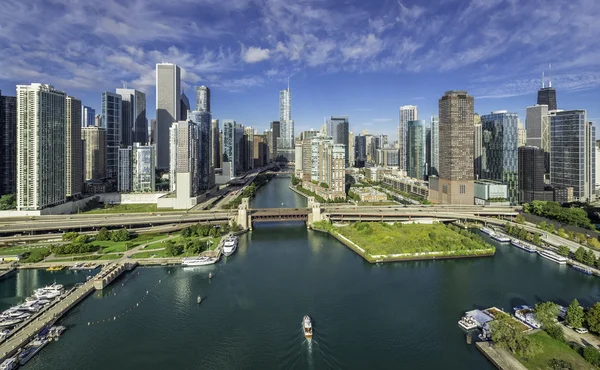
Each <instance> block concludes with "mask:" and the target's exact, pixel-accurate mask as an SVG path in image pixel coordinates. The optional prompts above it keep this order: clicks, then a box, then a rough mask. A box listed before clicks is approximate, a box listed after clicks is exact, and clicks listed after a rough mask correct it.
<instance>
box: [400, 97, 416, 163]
mask: <svg viewBox="0 0 600 370" xmlns="http://www.w3.org/2000/svg"><path fill="white" fill-rule="evenodd" d="M418 119H419V113H418V109H417V106H416V105H404V106H402V107H400V121H399V123H398V161H399V162H400V165H399V168H400V169H401V170H406V166H407V162H406V153H407V151H406V135H407V132H408V121H416V120H418Z"/></svg>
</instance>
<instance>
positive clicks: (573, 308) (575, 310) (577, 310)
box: [565, 298, 585, 328]
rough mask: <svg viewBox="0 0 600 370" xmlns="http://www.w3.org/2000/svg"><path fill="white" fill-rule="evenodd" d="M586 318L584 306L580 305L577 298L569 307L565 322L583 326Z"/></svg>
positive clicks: (578, 326)
mask: <svg viewBox="0 0 600 370" xmlns="http://www.w3.org/2000/svg"><path fill="white" fill-rule="evenodd" d="M584 318H585V314H584V313H583V307H581V306H580V305H579V301H578V300H577V298H575V299H574V300H573V301H572V302H571V304H570V305H569V307H568V308H567V313H566V314H565V322H566V323H567V325H569V326H571V327H574V328H580V327H582V326H583V320H584Z"/></svg>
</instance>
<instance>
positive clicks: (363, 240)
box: [315, 222, 495, 259]
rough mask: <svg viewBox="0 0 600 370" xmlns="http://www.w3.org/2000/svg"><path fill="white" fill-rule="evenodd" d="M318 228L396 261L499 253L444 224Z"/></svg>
mask: <svg viewBox="0 0 600 370" xmlns="http://www.w3.org/2000/svg"><path fill="white" fill-rule="evenodd" d="M315 228H318V229H325V230H326V231H329V232H330V233H334V234H339V235H341V236H342V237H344V238H346V239H348V240H350V241H351V242H353V243H355V244H356V245H358V246H359V247H360V248H362V249H364V250H365V252H366V253H367V254H369V255H371V256H380V255H394V256H393V257H394V258H397V257H399V258H407V259H413V258H415V257H424V258H427V254H430V255H433V256H435V257H445V256H449V257H460V256H476V255H489V254H493V253H494V252H495V249H494V247H493V246H492V245H489V244H487V243H486V242H485V241H484V240H483V239H482V238H481V237H479V236H478V235H475V234H474V233H471V232H469V231H467V230H464V229H460V228H458V227H456V226H453V225H444V224H442V223H434V224H401V223H395V224H387V223H375V222H369V223H368V222H356V223H352V224H350V225H348V226H341V227H334V226H333V225H331V224H329V223H326V222H325V223H324V222H321V223H316V224H315ZM396 255H403V256H396Z"/></svg>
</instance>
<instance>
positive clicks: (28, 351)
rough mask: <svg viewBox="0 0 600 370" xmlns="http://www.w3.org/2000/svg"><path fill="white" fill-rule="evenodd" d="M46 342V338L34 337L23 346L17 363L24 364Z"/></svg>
mask: <svg viewBox="0 0 600 370" xmlns="http://www.w3.org/2000/svg"><path fill="white" fill-rule="evenodd" d="M46 344H48V340H47V339H45V338H44V339H36V340H34V341H32V342H31V343H29V344H28V345H27V346H25V349H24V350H23V352H21V353H19V364H20V365H21V366H23V365H25V364H26V363H27V362H28V361H29V360H31V358H32V357H33V356H35V355H36V354H37V353H38V352H39V351H41V350H42V348H44V346H45V345H46Z"/></svg>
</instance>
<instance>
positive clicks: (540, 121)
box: [525, 105, 550, 174]
mask: <svg viewBox="0 0 600 370" xmlns="http://www.w3.org/2000/svg"><path fill="white" fill-rule="evenodd" d="M526 114H527V115H526V118H525V128H526V130H527V141H526V142H527V145H528V146H537V147H538V148H540V149H542V150H543V151H544V168H545V169H546V174H548V173H550V118H549V117H548V106H547V105H534V106H531V107H527V113H526Z"/></svg>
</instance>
